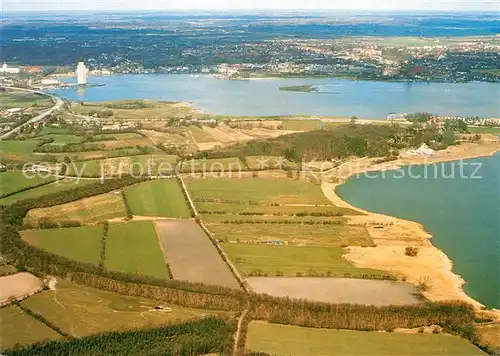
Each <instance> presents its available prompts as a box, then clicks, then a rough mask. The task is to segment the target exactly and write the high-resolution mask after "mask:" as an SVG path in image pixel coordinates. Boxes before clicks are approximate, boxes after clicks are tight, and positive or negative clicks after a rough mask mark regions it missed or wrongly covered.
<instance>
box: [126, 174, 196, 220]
mask: <svg viewBox="0 0 500 356" xmlns="http://www.w3.org/2000/svg"><path fill="white" fill-rule="evenodd" d="M125 195H126V196H127V201H128V204H129V206H130V209H131V210H132V214H134V215H138V216H156V217H169V218H189V217H191V213H190V211H189V207H188V205H187V202H186V199H185V198H184V194H183V193H182V188H181V187H180V185H179V182H178V181H177V180H176V179H158V180H153V181H149V182H145V183H140V184H137V185H134V186H132V187H128V188H125Z"/></svg>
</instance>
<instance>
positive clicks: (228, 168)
mask: <svg viewBox="0 0 500 356" xmlns="http://www.w3.org/2000/svg"><path fill="white" fill-rule="evenodd" d="M245 170H246V167H245V165H244V164H243V162H241V161H240V159H238V158H237V157H229V158H217V159H195V160H192V159H191V160H189V159H187V160H185V161H183V162H182V166H181V172H183V173H192V172H205V173H206V174H210V173H218V172H226V173H227V172H233V173H235V174H237V173H238V172H240V171H245Z"/></svg>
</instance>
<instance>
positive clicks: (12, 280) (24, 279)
mask: <svg viewBox="0 0 500 356" xmlns="http://www.w3.org/2000/svg"><path fill="white" fill-rule="evenodd" d="M42 288H43V284H42V282H41V281H40V280H39V279H38V278H37V277H35V276H34V275H32V274H30V273H26V272H22V273H16V274H11V275H10V276H5V277H0V304H3V303H5V302H7V301H9V299H10V298H21V297H24V296H28V295H31V294H33V293H36V292H38V291H39V290H41V289H42Z"/></svg>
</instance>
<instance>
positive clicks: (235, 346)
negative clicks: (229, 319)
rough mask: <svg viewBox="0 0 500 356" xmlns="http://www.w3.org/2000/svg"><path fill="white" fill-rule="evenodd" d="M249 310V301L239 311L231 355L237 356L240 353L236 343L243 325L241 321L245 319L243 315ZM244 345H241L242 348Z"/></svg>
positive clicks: (238, 340)
mask: <svg viewBox="0 0 500 356" xmlns="http://www.w3.org/2000/svg"><path fill="white" fill-rule="evenodd" d="M249 311H250V303H249V302H247V305H246V307H245V310H243V312H242V313H241V315H240V317H239V318H238V326H237V327H236V334H235V335H234V347H233V355H234V356H238V355H240V354H243V353H240V352H239V349H238V344H239V342H240V337H241V336H240V335H241V328H242V326H243V322H244V321H245V317H246V316H247V314H248V312H249ZM244 348H245V346H243V349H244Z"/></svg>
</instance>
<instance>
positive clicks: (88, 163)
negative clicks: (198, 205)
mask: <svg viewBox="0 0 500 356" xmlns="http://www.w3.org/2000/svg"><path fill="white" fill-rule="evenodd" d="M119 151H122V150H116V151H102V152H103V153H104V154H106V155H107V154H108V153H116V152H119ZM122 153H126V151H124V152H122ZM70 157H72V156H71V155H70ZM177 160H178V157H177V156H175V155H161V154H151V155H132V156H130V157H127V156H126V154H125V155H124V156H123V157H121V156H120V157H110V158H105V159H102V158H100V159H95V160H85V161H76V162H72V163H71V164H70V165H69V169H68V172H67V174H68V175H72V176H76V175H78V174H79V172H83V174H82V176H84V177H100V176H101V175H104V176H105V177H112V176H118V175H120V174H122V175H127V174H134V175H136V176H150V175H153V176H156V175H158V174H159V173H160V174H170V173H172V171H173V170H174V169H175V166H176V164H177Z"/></svg>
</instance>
